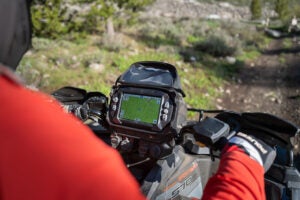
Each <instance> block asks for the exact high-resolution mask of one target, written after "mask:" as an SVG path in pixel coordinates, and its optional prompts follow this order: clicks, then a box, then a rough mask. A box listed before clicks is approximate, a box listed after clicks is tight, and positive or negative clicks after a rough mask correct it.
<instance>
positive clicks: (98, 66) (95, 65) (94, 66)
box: [89, 63, 105, 73]
mask: <svg viewBox="0 0 300 200" xmlns="http://www.w3.org/2000/svg"><path fill="white" fill-rule="evenodd" d="M89 68H90V69H92V70H94V71H96V72H99V73H101V72H103V70H104V68H105V66H104V65H103V64H99V63H91V64H90V65H89Z"/></svg>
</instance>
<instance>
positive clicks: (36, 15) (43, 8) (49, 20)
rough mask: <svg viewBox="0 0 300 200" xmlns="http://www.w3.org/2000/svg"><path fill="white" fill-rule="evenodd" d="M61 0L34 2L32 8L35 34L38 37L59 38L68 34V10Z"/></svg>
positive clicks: (36, 0) (37, 0)
mask: <svg viewBox="0 0 300 200" xmlns="http://www.w3.org/2000/svg"><path fill="white" fill-rule="evenodd" d="M61 2H62V1H61V0H47V1H46V2H45V3H43V2H42V1H40V0H34V1H33V6H31V18H32V24H33V34H34V35H35V36H38V37H47V38H58V37H60V36H61V35H64V34H66V33H67V32H68V27H67V25H66V24H65V19H64V16H65V13H66V8H63V7H62V4H61Z"/></svg>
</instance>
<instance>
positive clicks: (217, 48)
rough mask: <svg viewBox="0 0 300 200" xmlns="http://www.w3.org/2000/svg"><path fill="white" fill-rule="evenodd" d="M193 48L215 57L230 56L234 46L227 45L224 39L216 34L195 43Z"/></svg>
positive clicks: (233, 51)
mask: <svg viewBox="0 0 300 200" xmlns="http://www.w3.org/2000/svg"><path fill="white" fill-rule="evenodd" d="M194 49H195V50H197V51H202V52H205V53H207V54H210V55H212V56H216V57H224V56H231V55H233V54H234V53H235V48H234V47H230V46H228V45H227V44H226V42H225V41H224V40H222V39H221V38H219V37H217V36H210V37H208V39H207V40H205V41H203V42H200V43H197V44H196V45H195V46H194Z"/></svg>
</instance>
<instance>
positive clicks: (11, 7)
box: [0, 0, 31, 70]
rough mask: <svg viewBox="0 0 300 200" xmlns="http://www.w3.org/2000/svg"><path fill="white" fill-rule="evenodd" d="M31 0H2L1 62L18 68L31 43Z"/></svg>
mask: <svg viewBox="0 0 300 200" xmlns="http://www.w3.org/2000/svg"><path fill="white" fill-rule="evenodd" d="M30 2H31V0H0V63H2V64H4V65H5V66H8V67H10V68H12V69H14V70H15V69H16V67H17V66H18V64H19V61H20V60H21V58H22V56H23V55H24V53H25V52H26V51H27V50H28V48H29V46H30V45H31V20H30V10H29V6H30V5H29V4H30Z"/></svg>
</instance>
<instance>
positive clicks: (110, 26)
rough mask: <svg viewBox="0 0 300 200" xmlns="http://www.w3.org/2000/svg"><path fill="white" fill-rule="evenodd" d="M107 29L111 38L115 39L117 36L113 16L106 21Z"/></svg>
mask: <svg viewBox="0 0 300 200" xmlns="http://www.w3.org/2000/svg"><path fill="white" fill-rule="evenodd" d="M106 31H107V35H108V38H109V39H113V38H114V36H115V29H114V24H113V20H112V18H111V17H109V18H108V19H107V21H106Z"/></svg>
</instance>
